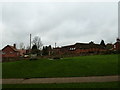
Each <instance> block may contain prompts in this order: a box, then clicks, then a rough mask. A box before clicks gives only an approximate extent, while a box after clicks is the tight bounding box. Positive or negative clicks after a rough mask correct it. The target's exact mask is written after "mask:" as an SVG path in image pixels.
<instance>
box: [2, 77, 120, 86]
mask: <svg viewBox="0 0 120 90" xmlns="http://www.w3.org/2000/svg"><path fill="white" fill-rule="evenodd" d="M113 81H119V76H90V77H60V78H30V79H23V78H19V79H16V78H10V79H0V84H40V83H84V82H113Z"/></svg>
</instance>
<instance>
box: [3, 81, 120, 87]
mask: <svg viewBox="0 0 120 90" xmlns="http://www.w3.org/2000/svg"><path fill="white" fill-rule="evenodd" d="M2 88H119V85H118V82H102V83H66V84H3V86H2Z"/></svg>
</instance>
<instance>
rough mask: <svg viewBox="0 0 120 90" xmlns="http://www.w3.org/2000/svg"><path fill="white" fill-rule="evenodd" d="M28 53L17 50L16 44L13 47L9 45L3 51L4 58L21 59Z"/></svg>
mask: <svg viewBox="0 0 120 90" xmlns="http://www.w3.org/2000/svg"><path fill="white" fill-rule="evenodd" d="M25 53H26V51H25V50H20V49H17V48H16V44H14V45H13V46H10V45H7V46H5V47H4V48H3V49H2V57H3V58H4V57H20V56H23V55H24V54H25Z"/></svg>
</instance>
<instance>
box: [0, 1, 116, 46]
mask: <svg viewBox="0 0 120 90" xmlns="http://www.w3.org/2000/svg"><path fill="white" fill-rule="evenodd" d="M2 29H3V31H2V46H1V47H0V48H3V47H4V46H6V45H13V44H14V43H16V44H17V46H18V47H19V43H21V42H23V43H24V44H25V46H28V45H29V34H30V33H31V34H32V38H33V37H34V36H39V37H41V40H42V43H43V45H52V46H54V44H55V42H56V43H57V46H65V45H70V44H75V43H76V42H80V43H89V42H90V41H94V42H95V43H100V41H101V40H102V39H103V40H104V41H105V43H114V42H115V40H116V38H117V37H118V3H117V2H114V3H113V2H103V3H100V2H84V3H82V2H66V3H65V2H56V3H55V2H54V3H52V2H49V3H45V2H39V3H36V2H35V3H25V2H23V3H15V2H14V3H4V5H3V6H2V27H1V29H0V31H1V30H2Z"/></svg>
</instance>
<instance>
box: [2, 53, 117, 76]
mask: <svg viewBox="0 0 120 90" xmlns="http://www.w3.org/2000/svg"><path fill="white" fill-rule="evenodd" d="M117 74H118V55H117V54H116V55H115V54H113V55H94V56H79V57H69V58H63V59H61V60H49V59H39V60H36V61H27V60H21V61H16V62H5V63H2V77H3V78H32V77H34V78H37V77H76V76H77V77H79V76H101V75H102V76H103V75H117Z"/></svg>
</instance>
